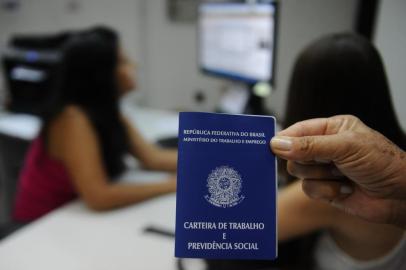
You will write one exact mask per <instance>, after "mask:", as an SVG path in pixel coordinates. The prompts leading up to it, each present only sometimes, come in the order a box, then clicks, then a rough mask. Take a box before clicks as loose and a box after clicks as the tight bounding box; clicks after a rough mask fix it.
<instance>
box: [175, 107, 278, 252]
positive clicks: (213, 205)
mask: <svg viewBox="0 0 406 270" xmlns="http://www.w3.org/2000/svg"><path fill="white" fill-rule="evenodd" d="M274 135H275V118H273V117H270V116H253V115H229V114H215V113H198V112H182V113H180V117H179V153H178V182H177V198H176V234H175V235H176V236H175V256H176V257H183V258H207V259H261V260H272V259H275V258H276V256H277V227H276V224H277V223H276V221H277V219H276V194H277V177H276V158H275V156H274V155H273V153H272V152H271V150H270V147H269V142H270V140H271V138H272V137H273V136H274Z"/></svg>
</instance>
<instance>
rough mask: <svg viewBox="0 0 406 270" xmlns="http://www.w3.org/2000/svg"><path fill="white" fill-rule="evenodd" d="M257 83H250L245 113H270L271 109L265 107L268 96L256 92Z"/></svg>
mask: <svg viewBox="0 0 406 270" xmlns="http://www.w3.org/2000/svg"><path fill="white" fill-rule="evenodd" d="M255 87H257V86H256V85H255V84H248V89H247V90H248V92H249V97H248V102H247V105H246V107H245V111H244V113H245V114H256V115H269V111H268V110H267V109H266V107H265V101H266V100H265V99H266V96H267V95H266V96H261V95H259V94H257V93H256V91H255Z"/></svg>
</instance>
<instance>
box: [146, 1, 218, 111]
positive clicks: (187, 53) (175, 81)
mask: <svg viewBox="0 0 406 270" xmlns="http://www.w3.org/2000/svg"><path fill="white" fill-rule="evenodd" d="M145 1H146V2H147V8H146V14H147V16H146V31H145V33H146V37H145V38H146V39H145V42H146V44H147V46H146V59H147V85H148V101H149V103H150V105H151V106H153V107H160V108H176V109H182V110H184V109H188V110H212V109H213V108H214V106H215V104H216V101H217V99H218V97H219V94H220V91H219V88H220V87H221V84H222V81H220V80H216V79H213V78H210V77H205V76H203V75H202V74H200V73H199V71H198V66H197V56H196V54H197V50H196V49H197V48H196V47H197V31H196V30H197V29H196V27H197V26H196V24H195V23H173V22H170V21H169V19H168V18H167V14H166V3H165V0H153V1H151V0H150V1H147V0H145ZM196 91H202V92H204V93H205V94H206V96H207V102H206V103H205V104H203V105H202V106H197V104H196V103H195V101H194V95H195V93H196Z"/></svg>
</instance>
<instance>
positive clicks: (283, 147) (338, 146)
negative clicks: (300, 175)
mask: <svg viewBox="0 0 406 270" xmlns="http://www.w3.org/2000/svg"><path fill="white" fill-rule="evenodd" d="M347 145H348V143H347V144H346V143H343V138H341V136H339V135H337V134H334V135H322V136H303V137H286V136H275V137H273V138H272V140H271V148H272V151H273V152H274V153H275V154H276V155H277V156H279V157H281V158H283V159H286V160H292V161H311V160H314V161H327V162H329V161H334V160H335V159H337V158H338V157H340V156H341V155H345V154H347V153H346V151H347V149H349V148H348V147H347Z"/></svg>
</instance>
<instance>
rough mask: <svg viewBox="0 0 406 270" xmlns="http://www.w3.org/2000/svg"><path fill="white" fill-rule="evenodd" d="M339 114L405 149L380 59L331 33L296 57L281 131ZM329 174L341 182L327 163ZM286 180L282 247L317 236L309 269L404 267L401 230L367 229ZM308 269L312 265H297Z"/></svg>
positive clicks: (356, 40) (359, 41)
mask: <svg viewBox="0 0 406 270" xmlns="http://www.w3.org/2000/svg"><path fill="white" fill-rule="evenodd" d="M337 114H352V115H355V116H357V117H359V118H360V119H361V120H362V121H363V122H364V123H365V124H367V125H368V126H370V127H371V128H373V129H375V130H377V131H379V132H380V133H382V134H384V135H385V136H386V137H387V138H389V139H391V140H392V141H393V142H394V143H395V144H396V145H398V146H400V147H402V148H405V147H406V140H405V135H404V133H403V132H402V130H401V128H400V126H399V124H398V122H397V119H396V115H395V112H394V109H393V106H392V102H391V97H390V91H389V86H388V82H387V79H386V75H385V70H384V67H383V64H382V60H381V58H380V56H379V53H378V51H377V50H376V49H375V48H374V47H373V45H372V44H371V43H370V42H369V41H367V40H366V39H364V38H362V37H360V36H357V35H355V34H333V35H328V36H326V37H323V38H321V39H319V40H317V41H315V42H313V43H312V44H311V45H310V46H308V47H307V48H305V50H303V52H302V53H301V54H300V55H299V57H298V59H297V61H296V63H295V66H294V70H293V74H292V77H291V81H290V87H289V95H288V101H287V106H286V114H285V117H286V118H285V123H284V125H283V126H284V127H288V126H290V125H292V124H294V123H296V122H298V121H301V120H304V119H309V118H318V117H331V116H334V115H337ZM320 162H323V161H322V160H321V161H320ZM354 162H357V161H356V160H354ZM285 165H286V163H285ZM285 167H286V166H285ZM298 168H299V169H300V168H303V169H305V166H303V167H300V164H299V165H298V166H295V168H294V169H295V170H297V169H298ZM326 168H327V169H328V170H331V171H333V172H334V171H335V172H336V175H337V177H340V172H339V171H338V170H337V169H335V168H334V167H333V166H330V167H329V166H328V164H326ZM287 169H288V171H289V170H292V169H293V168H287ZM295 173H296V175H297V174H298V173H299V175H300V172H297V171H295ZM286 175H287V173H286ZM288 182H289V183H290V184H289V185H288V186H287V187H286V188H284V189H282V190H281V191H280V193H279V198H278V211H279V213H278V225H279V229H278V231H279V241H280V242H284V241H288V240H291V239H294V238H295V237H298V236H304V235H309V234H310V233H314V232H317V231H318V232H320V233H319V237H318V239H317V240H315V238H312V239H313V244H312V245H310V246H313V247H314V249H308V251H311V252H312V253H311V254H307V256H309V257H312V256H314V261H313V264H314V265H313V266H311V267H312V268H315V269H331V270H335V269H337V270H338V269H358V270H364V269H365V270H366V269H368V270H372V269H374V270H375V269H387V270H392V269H393V270H394V269H406V258H405V256H404V254H405V252H406V239H405V237H404V232H403V231H402V230H400V229H398V228H396V227H393V226H391V225H384V224H372V223H368V222H366V221H363V220H360V219H358V218H356V217H353V216H351V215H348V214H346V213H344V212H342V211H339V210H336V209H335V208H333V207H332V206H330V205H329V203H328V202H326V203H320V202H318V201H314V200H311V199H309V198H308V197H307V196H306V195H305V194H304V193H303V192H302V190H301V183H300V182H301V181H300V180H298V181H296V179H289V180H288ZM343 192H345V190H343ZM294 256H295V254H292V257H294ZM301 257H303V256H301ZM306 268H310V266H309V265H308V266H307V267H306V266H302V269H306Z"/></svg>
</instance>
